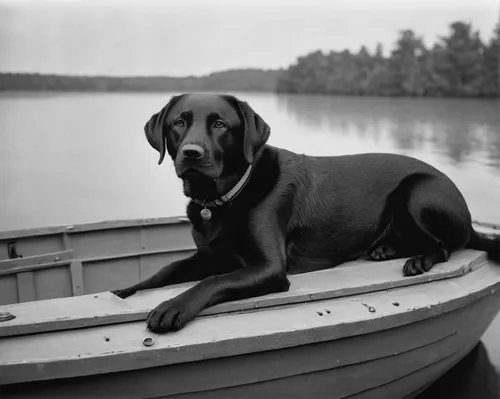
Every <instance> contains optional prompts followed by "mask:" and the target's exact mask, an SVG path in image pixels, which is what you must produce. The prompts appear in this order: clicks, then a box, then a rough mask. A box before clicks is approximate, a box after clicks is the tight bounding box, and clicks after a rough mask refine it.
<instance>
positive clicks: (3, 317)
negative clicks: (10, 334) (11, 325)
mask: <svg viewBox="0 0 500 399" xmlns="http://www.w3.org/2000/svg"><path fill="white" fill-rule="evenodd" d="M15 318H16V316H14V315H13V314H12V313H9V312H0V322H2V321H9V320H12V319H15Z"/></svg>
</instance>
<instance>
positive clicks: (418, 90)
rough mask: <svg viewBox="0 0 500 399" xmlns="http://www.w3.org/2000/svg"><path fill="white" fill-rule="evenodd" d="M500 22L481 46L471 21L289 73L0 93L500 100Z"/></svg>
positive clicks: (90, 80) (119, 81) (104, 80)
mask: <svg viewBox="0 0 500 399" xmlns="http://www.w3.org/2000/svg"><path fill="white" fill-rule="evenodd" d="M499 39H500V24H499V25H497V27H496V28H495V30H494V32H493V34H492V36H491V37H490V38H489V40H487V41H486V42H483V41H482V40H481V38H480V36H479V33H478V32H477V31H474V30H473V29H472V26H471V24H467V23H464V22H454V23H452V24H451V25H450V32H449V34H448V36H445V37H441V38H439V39H438V41H437V42H436V43H435V44H434V45H433V46H432V48H427V47H426V46H425V45H424V43H423V41H422V39H421V38H420V37H418V36H417V35H416V34H415V33H414V32H413V31H411V30H404V31H401V32H400V34H399V37H398V38H397V41H396V43H395V46H394V49H393V50H392V51H391V52H390V54H389V55H388V56H385V55H384V52H383V48H382V45H378V46H377V48H376V51H375V52H374V53H373V54H372V53H370V51H368V49H367V48H366V47H364V46H363V47H361V49H360V50H359V51H358V52H357V53H352V52H350V51H349V50H344V51H341V52H335V51H330V52H329V53H326V54H325V53H323V52H322V51H315V52H312V53H310V54H307V55H305V56H302V57H299V58H298V59H297V61H296V62H295V63H294V64H293V65H291V66H290V67H289V68H287V69H285V70H261V69H238V70H229V71H222V72H216V73H212V74H210V75H206V76H201V77H195V76H187V77H179V78H177V77H169V76H151V77H104V76H63V75H41V74H26V73H0V91H20V90H25V91H203V90H209V91H277V92H280V93H309V94H313V93H314V94H335V95H379V96H429V97H441V96H446V97H497V96H498V94H499V81H498V80H499V76H498V70H499V51H500V50H499V41H500V40H499Z"/></svg>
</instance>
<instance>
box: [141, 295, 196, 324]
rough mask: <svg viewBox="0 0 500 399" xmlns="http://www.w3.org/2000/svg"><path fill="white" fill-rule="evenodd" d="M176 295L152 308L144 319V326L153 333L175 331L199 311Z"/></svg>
mask: <svg viewBox="0 0 500 399" xmlns="http://www.w3.org/2000/svg"><path fill="white" fill-rule="evenodd" d="M180 297H181V296H179V297H176V298H172V299H170V300H168V301H165V302H162V303H160V304H159V305H158V306H157V307H156V308H155V309H153V310H152V311H151V312H150V313H149V315H148V318H147V320H146V326H147V328H148V329H149V330H151V331H152V332H155V333H165V332H167V331H177V330H180V329H181V328H182V327H184V326H185V325H186V323H188V322H189V321H191V320H192V319H194V317H195V316H196V314H197V313H198V312H199V311H198V309H197V307H195V306H193V303H192V302H190V301H188V300H183V299H182V298H180Z"/></svg>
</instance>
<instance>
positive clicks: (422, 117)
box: [277, 95, 500, 169]
mask: <svg viewBox="0 0 500 399" xmlns="http://www.w3.org/2000/svg"><path fill="white" fill-rule="evenodd" d="M277 101H278V107H279V109H280V110H281V111H284V112H286V113H288V114H290V115H293V118H294V119H295V121H296V123H297V124H299V125H302V126H304V127H307V128H313V129H327V130H328V131H330V132H331V134H336V135H346V134H356V135H357V136H359V137H360V138H365V137H367V136H371V137H372V138H373V139H375V140H376V141H377V142H380V141H381V140H390V141H391V143H392V145H393V146H394V147H395V148H396V149H398V150H415V151H431V152H435V153H438V154H442V155H445V156H446V157H447V158H448V159H449V160H450V161H452V163H454V164H456V165H459V164H462V163H463V162H466V161H470V160H475V161H479V162H482V163H483V164H485V165H487V166H491V167H494V168H496V169H500V131H499V116H498V115H499V109H498V102H497V101H495V100H481V101H478V100H466V99H440V100H437V99H408V98H396V99H394V98H390V99H388V98H377V99H376V101H374V98H371V97H370V98H368V97H367V98H359V97H329V96H303V95H294V96H289V95H288V96H279V97H278V99H277Z"/></svg>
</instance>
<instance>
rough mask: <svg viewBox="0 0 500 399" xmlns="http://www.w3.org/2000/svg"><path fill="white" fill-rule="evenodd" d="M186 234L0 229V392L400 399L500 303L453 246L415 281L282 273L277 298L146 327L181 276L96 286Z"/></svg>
mask: <svg viewBox="0 0 500 399" xmlns="http://www.w3.org/2000/svg"><path fill="white" fill-rule="evenodd" d="M476 227H477V228H478V229H486V230H487V231H490V232H491V233H492V234H495V231H494V230H492V229H494V228H495V226H484V225H483V226H476ZM189 230H190V226H189V224H188V223H186V222H185V221H184V220H178V219H175V218H174V219H172V218H171V219H155V220H145V221H122V222H107V223H99V224H87V225H81V226H68V227H66V226H64V227H56V228H44V229H36V230H27V231H17V232H8V233H0V250H1V251H3V252H2V255H3V258H4V259H5V260H3V261H0V300H1V302H0V312H1V314H0V320H4V321H0V397H2V398H9V397H12V398H14V397H15V398H18V397H26V398H29V397H56V396H62V397H70V398H76V397H78V398H96V397H106V398H109V397H116V398H129V397H130V398H177V397H179V398H180V397H182V398H235V397H238V398H240V397H241V398H255V397H262V398H287V399H288V398H304V397H309V396H310V397H314V398H315V399H317V398H326V397H328V398H347V397H348V398H406V397H408V398H411V397H414V396H415V395H417V394H418V393H419V392H420V391H421V390H423V389H424V388H425V387H427V386H428V385H429V384H431V383H432V382H433V381H434V380H436V379H437V378H438V377H440V376H441V375H442V374H443V373H445V372H446V371H447V370H448V369H449V368H451V367H452V366H453V365H454V364H455V363H457V362H458V361H459V360H460V359H461V358H462V357H464V356H465V355H466V354H467V353H468V352H469V351H470V350H471V349H472V348H473V347H474V346H475V345H476V344H477V342H478V341H479V339H480V337H481V336H482V334H483V333H484V331H485V330H486V329H487V328H488V326H489V324H490V323H491V321H492V320H493V318H494V317H495V316H496V314H497V313H498V311H499V309H500V267H499V265H496V264H493V263H492V262H489V261H488V260H487V258H486V254H485V253H483V252H479V251H473V250H463V251H459V252H456V253H454V254H453V255H452V258H451V259H450V261H449V262H447V263H445V264H441V265H437V266H436V267H434V268H433V269H432V270H431V271H430V272H429V273H426V274H424V275H421V276H414V277H403V276H402V273H401V264H402V262H401V260H394V261H387V262H383V263H377V264H374V263H373V262H370V261H365V260H358V261H354V262H349V263H346V264H344V265H341V266H339V267H337V268H334V269H330V270H323V271H318V272H313V273H306V274H302V275H295V276H291V277H290V280H291V283H292V284H291V289H290V291H289V292H286V293H279V294H272V295H266V296H262V297H258V298H251V299H247V300H242V301H236V302H229V303H224V304H220V305H217V306H214V307H212V308H209V309H205V310H204V311H203V312H202V313H201V314H200V316H199V317H197V318H196V319H195V320H194V321H193V322H191V323H189V324H188V325H187V326H186V327H185V328H184V329H183V330H181V331H179V332H176V333H169V334H164V335H157V334H153V333H150V332H148V331H146V329H145V325H144V321H143V320H144V319H145V317H146V315H147V313H148V312H149V310H150V309H151V308H153V307H154V306H156V305H157V304H158V303H160V302H161V301H163V300H165V299H168V298H169V297H172V296H175V295H178V294H179V293H180V292H182V291H183V290H185V289H187V288H188V287H190V286H191V285H192V284H193V283H188V284H182V285H177V286H171V287H168V289H162V290H151V291H145V292H140V293H137V294H136V295H134V296H132V297H129V298H127V299H125V300H122V299H120V298H118V297H116V296H114V295H112V294H111V293H109V292H107V291H108V290H110V289H114V288H118V287H123V286H124V285H127V284H130V283H132V282H135V281H137V280H139V279H141V278H144V277H147V276H148V275H150V274H151V273H153V272H155V271H156V270H157V269H158V268H159V267H161V266H162V265H164V264H165V263H166V262H168V261H171V260H173V259H177V258H180V257H184V256H186V255H187V254H188V253H189V252H191V251H193V249H194V245H193V243H192V241H191V237H190V234H189ZM20 255H22V256H23V257H22V258H20V257H19V256H20ZM16 256H17V257H16ZM51 298H52V299H51ZM9 316H10V317H9ZM11 317H15V318H13V319H12V318H11Z"/></svg>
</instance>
